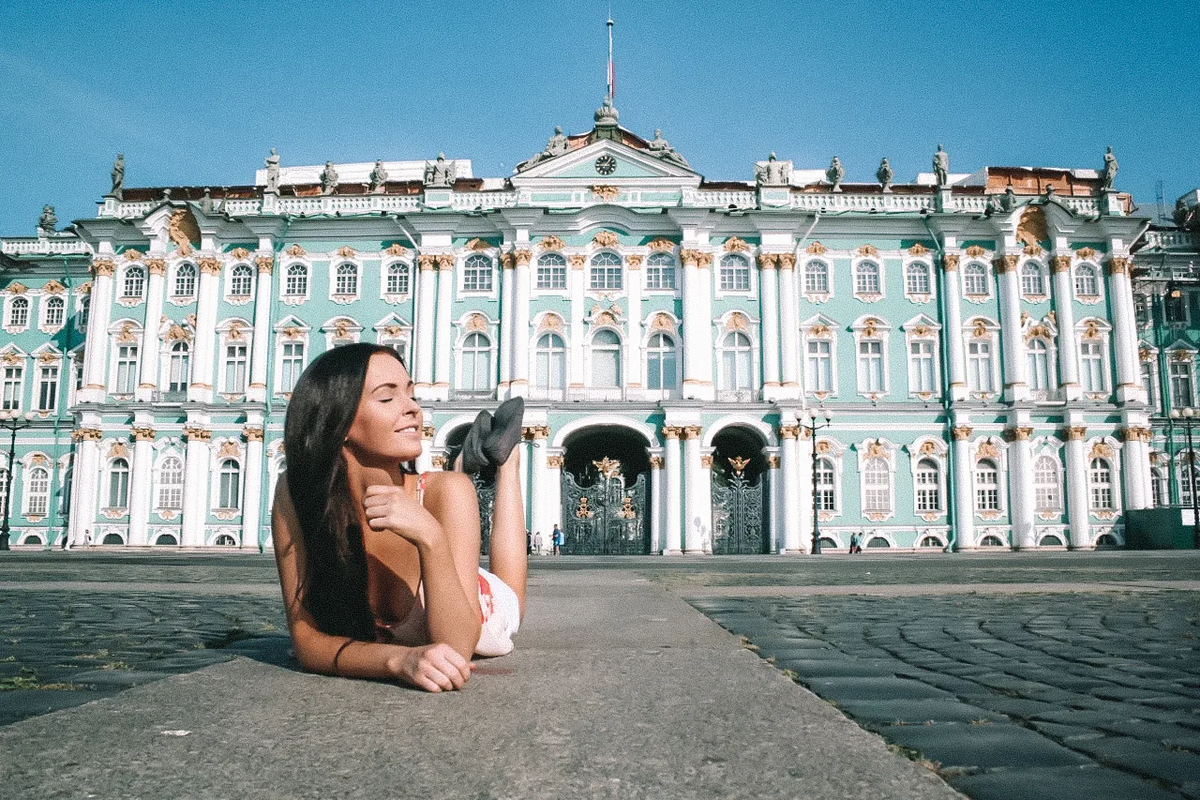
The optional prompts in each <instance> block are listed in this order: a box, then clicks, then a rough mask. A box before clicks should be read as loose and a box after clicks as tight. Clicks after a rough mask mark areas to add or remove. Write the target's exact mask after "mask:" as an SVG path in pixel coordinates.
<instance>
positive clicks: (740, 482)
mask: <svg viewBox="0 0 1200 800" xmlns="http://www.w3.org/2000/svg"><path fill="white" fill-rule="evenodd" d="M765 445H766V442H765V441H764V440H763V438H762V435H761V434H760V433H759V432H758V431H756V430H754V429H753V428H747V427H742V426H736V425H735V426H731V427H728V428H724V429H722V430H721V431H720V432H718V433H717V435H716V436H715V437H713V461H712V513H713V522H712V526H713V528H712V529H713V538H712V551H713V554H714V555H718V554H721V555H732V554H761V553H766V552H767V551H768V550H769V548H770V545H771V541H770V533H769V529H768V526H767V513H768V510H769V509H770V503H769V502H768V497H767V482H768V473H767V457H766V455H765V454H764V453H763V447H764V446H765Z"/></svg>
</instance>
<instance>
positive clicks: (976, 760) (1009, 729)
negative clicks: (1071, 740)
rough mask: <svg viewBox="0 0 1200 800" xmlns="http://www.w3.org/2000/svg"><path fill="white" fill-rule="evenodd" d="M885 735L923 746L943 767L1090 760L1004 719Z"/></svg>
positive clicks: (896, 730) (905, 728)
mask: <svg viewBox="0 0 1200 800" xmlns="http://www.w3.org/2000/svg"><path fill="white" fill-rule="evenodd" d="M881 734H882V735H883V737H884V738H885V739H887V740H888V741H891V742H896V743H897V744H902V745H905V746H907V747H912V748H914V749H916V750H919V751H920V752H921V753H922V754H923V755H924V756H925V758H927V759H929V760H931V761H937V762H939V763H940V764H941V765H942V767H943V768H947V767H954V768H959V769H969V768H979V769H993V768H996V767H1011V768H1022V769H1026V768H1031V767H1055V766H1074V765H1079V764H1086V763H1087V759H1086V758H1085V757H1083V756H1081V755H1079V754H1078V753H1075V752H1072V751H1071V750H1068V749H1067V748H1065V747H1063V746H1061V745H1059V744H1056V743H1055V742H1053V741H1052V740H1050V739H1048V738H1046V737H1045V736H1041V735H1039V734H1037V733H1035V732H1033V731H1031V730H1027V729H1025V728H1022V727H1020V726H1019V725H1013V724H1011V723H1001V724H995V725H970V724H962V723H935V724H933V725H903V726H894V727H891V728H888V729H887V730H886V731H882V732H881Z"/></svg>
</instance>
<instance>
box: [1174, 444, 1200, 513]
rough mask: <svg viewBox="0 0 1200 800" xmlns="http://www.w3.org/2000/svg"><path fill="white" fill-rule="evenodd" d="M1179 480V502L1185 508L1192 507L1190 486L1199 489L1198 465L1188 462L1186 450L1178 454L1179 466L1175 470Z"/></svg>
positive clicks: (1199, 468) (1199, 472)
mask: <svg viewBox="0 0 1200 800" xmlns="http://www.w3.org/2000/svg"><path fill="white" fill-rule="evenodd" d="M1175 474H1176V475H1178V476H1179V477H1178V480H1179V502H1180V504H1182V505H1184V506H1186V507H1187V508H1191V507H1192V487H1193V486H1195V487H1196V488H1197V489H1200V466H1192V465H1191V464H1189V463H1188V454H1187V451H1184V452H1183V453H1181V454H1180V458H1179V468H1178V469H1176V470H1175Z"/></svg>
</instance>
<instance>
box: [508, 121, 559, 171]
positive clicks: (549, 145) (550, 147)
mask: <svg viewBox="0 0 1200 800" xmlns="http://www.w3.org/2000/svg"><path fill="white" fill-rule="evenodd" d="M565 152H567V137H566V136H563V132H562V126H561V125H555V126H554V135H553V136H551V137H550V141H548V142H546V149H545V150H543V151H542V152H540V153H538V154H537V155H535V156H534V157H533V158H530V159H528V160H526V161H522V162H521V163H520V164H517V172H522V171H523V170H526V169H529V168H530V167H532V166H533V165H534V164H540V163H541V162H543V161H545V160H546V159H549V158H554V157H555V156H561V155H562V154H563V153H565Z"/></svg>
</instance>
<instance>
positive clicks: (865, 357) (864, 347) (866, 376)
mask: <svg viewBox="0 0 1200 800" xmlns="http://www.w3.org/2000/svg"><path fill="white" fill-rule="evenodd" d="M858 390H859V391H860V392H882V391H883V342H882V341H880V340H879V339H862V340H860V341H859V343H858Z"/></svg>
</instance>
